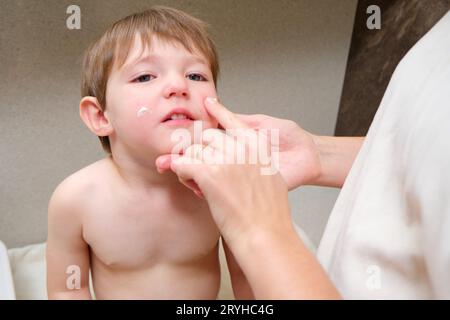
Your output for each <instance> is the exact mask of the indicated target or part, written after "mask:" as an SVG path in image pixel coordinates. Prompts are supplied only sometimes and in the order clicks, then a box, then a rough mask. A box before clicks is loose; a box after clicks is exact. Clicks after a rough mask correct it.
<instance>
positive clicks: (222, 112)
mask: <svg viewBox="0 0 450 320" xmlns="http://www.w3.org/2000/svg"><path fill="white" fill-rule="evenodd" d="M205 107H206V110H207V111H208V113H209V114H210V115H211V116H212V117H213V118H215V119H216V120H217V121H218V122H219V124H220V125H221V126H222V128H224V129H225V130H226V129H240V128H245V129H247V128H248V126H247V125H246V124H245V123H244V122H243V121H241V120H240V119H239V118H238V117H237V116H236V115H235V114H234V113H233V112H231V111H230V110H228V109H227V108H225V107H224V106H223V105H222V104H220V103H219V102H218V101H217V99H216V98H211V97H207V98H206V99H205Z"/></svg>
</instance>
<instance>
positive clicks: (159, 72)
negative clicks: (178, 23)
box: [106, 37, 217, 156]
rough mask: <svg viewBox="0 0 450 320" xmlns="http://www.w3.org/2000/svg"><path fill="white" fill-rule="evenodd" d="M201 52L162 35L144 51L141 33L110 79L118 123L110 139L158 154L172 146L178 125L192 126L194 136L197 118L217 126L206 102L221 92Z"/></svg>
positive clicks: (111, 110)
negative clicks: (206, 106)
mask: <svg viewBox="0 0 450 320" xmlns="http://www.w3.org/2000/svg"><path fill="white" fill-rule="evenodd" d="M196 52H197V51H196ZM196 52H194V53H190V52H189V51H187V50H186V49H185V48H184V47H183V46H182V45H181V44H172V43H170V42H166V41H163V40H160V39H159V38H158V37H153V38H152V45H151V48H150V49H148V48H146V49H145V50H144V51H142V45H141V40H140V38H139V37H136V39H135V41H134V44H133V46H132V47H131V49H130V52H129V54H128V57H127V59H126V61H125V63H124V64H123V66H122V67H120V69H117V68H114V69H113V70H112V72H111V75H110V77H109V79H108V84H107V90H106V106H107V107H106V114H107V116H108V119H109V120H110V121H111V124H112V126H113V128H114V133H113V135H114V137H112V136H110V140H111V139H112V138H113V139H114V140H115V143H119V144H122V145H123V147H125V148H127V149H128V150H130V149H131V150H134V152H138V153H139V154H144V155H156V156H158V155H160V154H165V153H171V152H172V151H173V147H174V146H175V145H176V144H177V141H176V140H175V141H171V135H172V133H173V132H174V131H175V130H176V129H179V128H185V129H188V130H189V132H190V134H191V137H193V134H194V120H196V121H202V128H203V129H207V128H212V127H214V128H216V127H217V122H216V121H214V120H213V119H211V117H210V116H209V115H208V114H207V112H206V109H205V108H204V100H205V98H206V97H216V88H215V85H214V80H213V76H212V73H211V70H210V67H209V63H208V61H207V60H206V58H205V57H204V56H203V55H202V54H200V53H196ZM176 137H177V136H176ZM178 138H179V136H178Z"/></svg>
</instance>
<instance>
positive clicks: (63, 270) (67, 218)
mask: <svg viewBox="0 0 450 320" xmlns="http://www.w3.org/2000/svg"><path fill="white" fill-rule="evenodd" d="M72 189H73V188H71V187H70V185H68V184H67V183H66V184H64V182H63V183H62V184H61V185H60V186H58V188H57V189H56V190H55V192H54V193H53V195H52V198H51V199H50V203H49V207H48V238H47V249H46V260H47V293H48V298H49V299H64V300H66V299H67V300H68V299H76V300H81V299H91V294H90V291H89V247H88V245H87V243H86V242H85V241H84V239H83V236H82V227H81V207H80V205H79V204H80V203H81V202H80V201H77V199H76V192H73V190H72Z"/></svg>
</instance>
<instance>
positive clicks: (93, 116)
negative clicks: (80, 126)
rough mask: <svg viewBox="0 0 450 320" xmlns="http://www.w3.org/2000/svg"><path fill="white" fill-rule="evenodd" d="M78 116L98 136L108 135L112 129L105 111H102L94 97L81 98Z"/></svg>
mask: <svg viewBox="0 0 450 320" xmlns="http://www.w3.org/2000/svg"><path fill="white" fill-rule="evenodd" d="M80 117H81V119H82V120H83V122H84V124H85V125H86V126H87V127H88V128H89V130H91V131H92V132H93V133H94V134H96V135H97V136H99V137H105V136H109V135H110V134H111V133H112V132H113V131H114V129H113V127H112V125H111V122H110V121H109V119H108V116H107V114H106V112H103V110H102V108H101V107H100V104H99V103H98V100H97V98H95V97H83V99H81V101H80Z"/></svg>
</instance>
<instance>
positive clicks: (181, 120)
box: [162, 108, 195, 126]
mask: <svg viewBox="0 0 450 320" xmlns="http://www.w3.org/2000/svg"><path fill="white" fill-rule="evenodd" d="M194 120H195V119H194V117H193V116H192V115H191V113H190V112H189V111H188V110H186V109H184V108H175V109H172V110H171V111H170V112H169V113H168V114H167V115H166V116H165V117H164V118H163V119H162V122H163V123H164V124H166V125H170V126H177V125H186V124H191V123H192V121H194Z"/></svg>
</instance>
